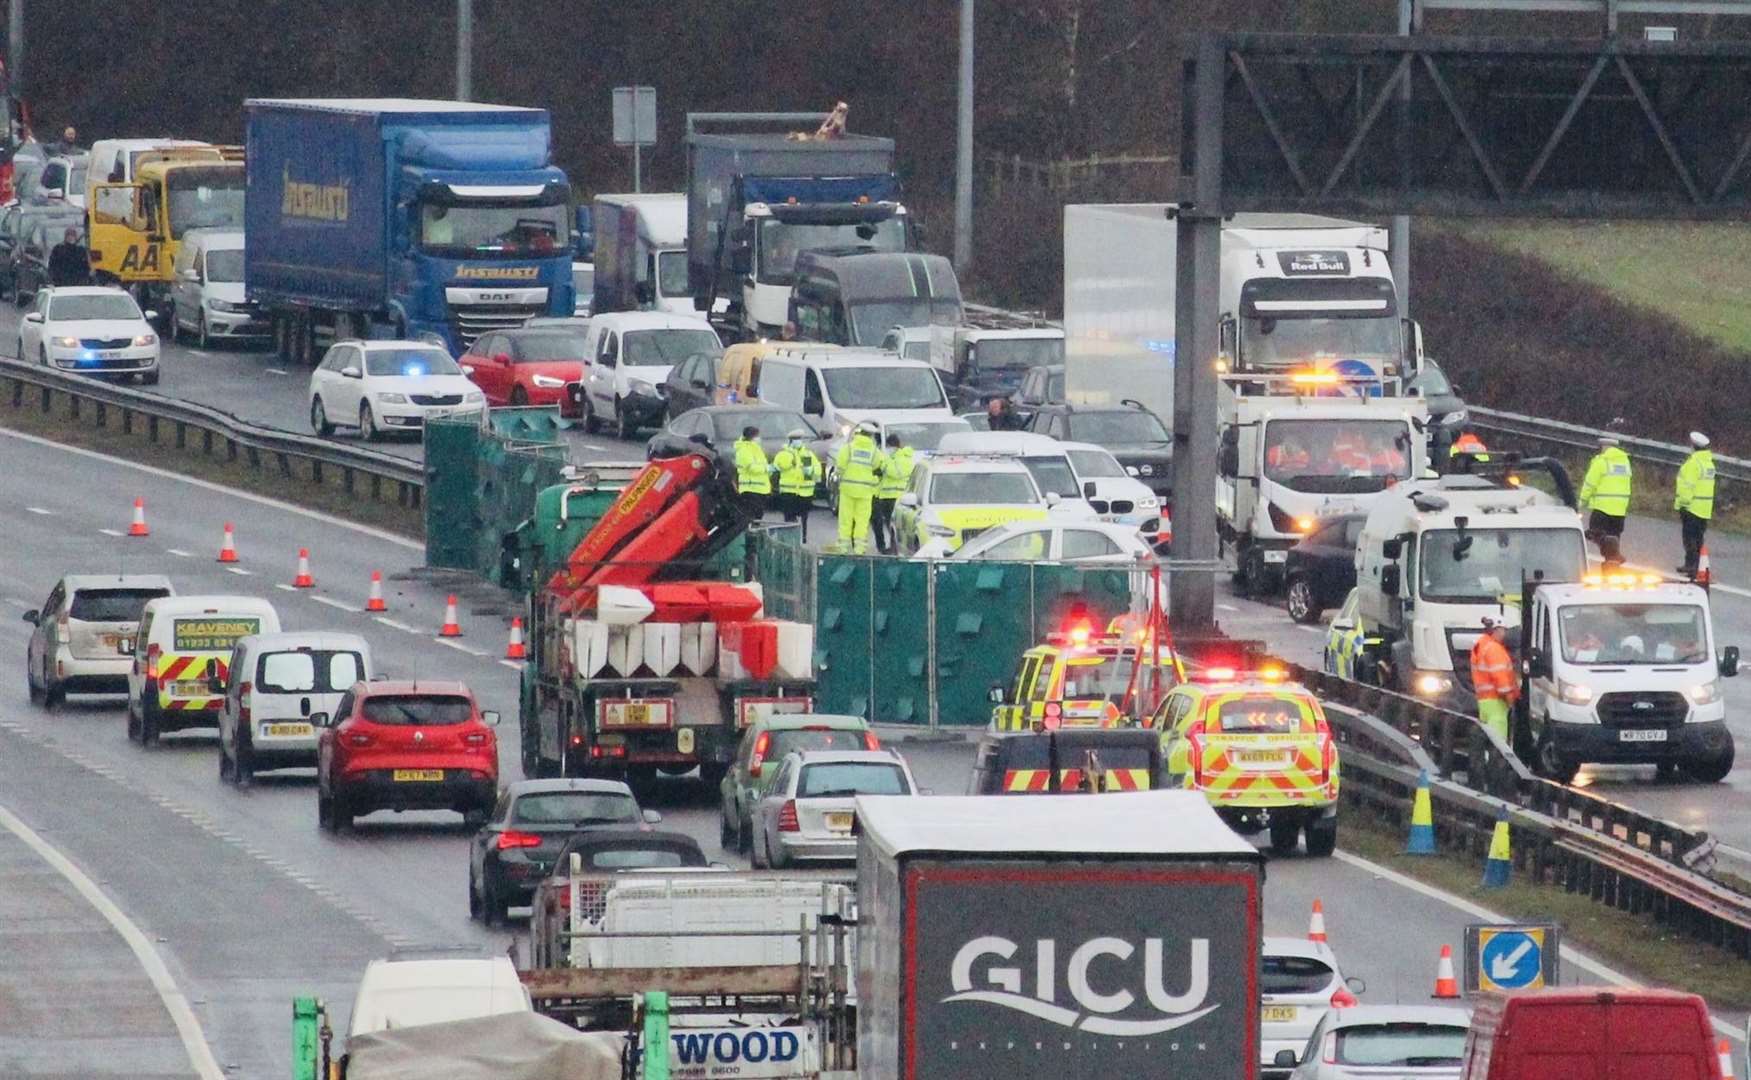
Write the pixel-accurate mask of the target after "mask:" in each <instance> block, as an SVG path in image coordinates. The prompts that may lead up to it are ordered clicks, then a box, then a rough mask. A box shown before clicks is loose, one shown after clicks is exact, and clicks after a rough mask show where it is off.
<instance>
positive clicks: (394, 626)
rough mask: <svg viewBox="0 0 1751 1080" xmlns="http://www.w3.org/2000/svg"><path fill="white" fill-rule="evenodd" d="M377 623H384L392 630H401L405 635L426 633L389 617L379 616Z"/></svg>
mask: <svg viewBox="0 0 1751 1080" xmlns="http://www.w3.org/2000/svg"><path fill="white" fill-rule="evenodd" d="M376 621H377V622H380V623H382V624H383V625H384V626H387V627H389V628H390V629H391V630H400V631H402V632H403V633H408V634H420V633H424V631H423V630H416V629H414V628H413V627H411V626H409V625H407V624H406V623H403V622H396V621H395V620H394V619H391V618H388V617H387V616H383V615H379V616H377V619H376Z"/></svg>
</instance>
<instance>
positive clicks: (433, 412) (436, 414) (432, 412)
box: [426, 409, 451, 420]
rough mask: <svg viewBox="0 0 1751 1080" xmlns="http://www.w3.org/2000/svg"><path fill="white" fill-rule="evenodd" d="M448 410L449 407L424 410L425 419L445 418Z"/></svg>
mask: <svg viewBox="0 0 1751 1080" xmlns="http://www.w3.org/2000/svg"><path fill="white" fill-rule="evenodd" d="M450 412H451V410H449V409H427V410H426V419H427V420H443V419H446V418H448V417H449V415H450Z"/></svg>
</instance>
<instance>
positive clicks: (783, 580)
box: [744, 525, 816, 623]
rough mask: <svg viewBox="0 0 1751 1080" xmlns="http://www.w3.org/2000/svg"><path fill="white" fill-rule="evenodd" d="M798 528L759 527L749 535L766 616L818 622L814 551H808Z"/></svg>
mask: <svg viewBox="0 0 1751 1080" xmlns="http://www.w3.org/2000/svg"><path fill="white" fill-rule="evenodd" d="M799 535H800V534H799V532H798V530H797V528H796V527H795V526H794V525H789V526H787V525H773V526H764V525H763V526H756V527H754V528H751V529H749V530H748V531H747V533H746V534H745V537H744V539H745V541H746V543H747V545H748V549H749V550H750V551H752V552H753V555H754V580H755V581H758V582H759V583H760V590H761V596H762V598H763V600H764V603H765V609H766V614H767V616H768V617H769V618H773V619H791V620H794V621H796V622H807V623H812V622H814V621H815V563H816V556H815V554H814V552H812V551H809V550H807V549H805V548H804V547H803V546H802V544H801V543H799V542H798V540H799Z"/></svg>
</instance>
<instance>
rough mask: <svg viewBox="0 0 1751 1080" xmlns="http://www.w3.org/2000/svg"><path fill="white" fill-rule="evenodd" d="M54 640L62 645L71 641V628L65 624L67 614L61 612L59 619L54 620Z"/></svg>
mask: <svg viewBox="0 0 1751 1080" xmlns="http://www.w3.org/2000/svg"><path fill="white" fill-rule="evenodd" d="M55 640H56V641H57V642H59V643H60V644H62V645H68V644H71V643H72V641H73V627H72V626H71V625H70V624H69V623H68V622H67V613H66V612H64V611H63V612H61V617H60V618H59V619H57V620H55Z"/></svg>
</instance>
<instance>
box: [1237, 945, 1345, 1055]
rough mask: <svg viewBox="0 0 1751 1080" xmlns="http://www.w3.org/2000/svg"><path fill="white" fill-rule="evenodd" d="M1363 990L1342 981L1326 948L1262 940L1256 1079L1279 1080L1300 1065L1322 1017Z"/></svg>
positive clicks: (1326, 946) (1335, 963)
mask: <svg viewBox="0 0 1751 1080" xmlns="http://www.w3.org/2000/svg"><path fill="white" fill-rule="evenodd" d="M1364 989H1366V987H1364V986H1363V985H1362V982H1361V980H1360V979H1351V980H1346V979H1345V978H1344V975H1343V972H1341V971H1339V970H1338V958H1337V956H1336V955H1335V954H1334V953H1333V952H1332V951H1331V947H1330V946H1328V945H1326V944H1325V943H1324V942H1320V941H1308V940H1307V939H1306V938H1292V937H1267V938H1265V946H1264V956H1263V965H1262V971H1261V973H1260V978H1259V1062H1260V1069H1259V1076H1260V1077H1261V1078H1263V1080H1284V1078H1286V1077H1288V1076H1289V1074H1290V1072H1291V1071H1293V1070H1294V1068H1295V1066H1296V1065H1299V1064H1300V1063H1301V1054H1302V1051H1303V1050H1304V1049H1305V1048H1306V1047H1307V1040H1308V1039H1309V1038H1310V1037H1311V1036H1312V1035H1313V1029H1314V1028H1316V1027H1318V1026H1319V1022H1320V1021H1321V1020H1323V1019H1325V1017H1326V1014H1327V1013H1328V1012H1331V1011H1334V1010H1341V1009H1346V1008H1351V1007H1353V1006H1355V1005H1356V1003H1357V1002H1356V994H1359V993H1361V992H1362V991H1363V990H1364Z"/></svg>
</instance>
